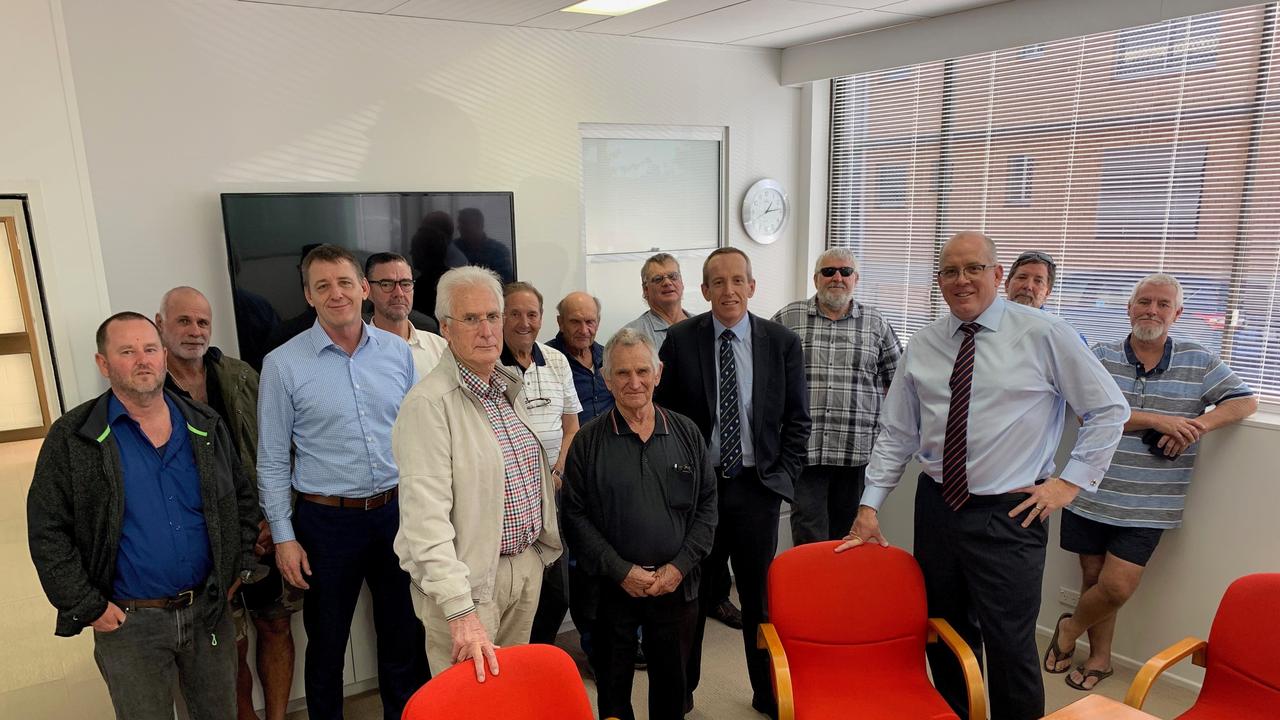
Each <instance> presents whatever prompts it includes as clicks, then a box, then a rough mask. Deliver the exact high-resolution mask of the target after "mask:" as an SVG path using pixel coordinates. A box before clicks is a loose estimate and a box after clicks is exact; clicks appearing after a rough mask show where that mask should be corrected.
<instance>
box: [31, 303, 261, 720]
mask: <svg viewBox="0 0 1280 720" xmlns="http://www.w3.org/2000/svg"><path fill="white" fill-rule="evenodd" d="M97 344H98V353H97V355H95V356H94V359H95V360H96V362H97V364H98V370H99V371H100V372H101V373H102V375H103V376H104V377H106V378H107V379H108V380H109V381H110V383H111V389H110V390H108V391H107V392H105V393H103V394H102V395H100V396H98V397H97V398H95V399H93V400H90V401H88V402H86V403H84V404H82V405H80V406H79V407H77V408H75V409H73V410H71V411H70V412H68V413H67V414H65V415H63V416H62V417H61V418H59V419H58V420H57V422H55V423H54V424H53V426H52V427H51V428H50V429H49V435H48V437H47V438H46V439H45V442H44V445H43V446H42V447H41V449H40V457H39V459H38V460H37V461H36V469H35V475H34V477H33V479H32V481H31V490H30V493H29V494H28V496H27V527H28V536H29V542H30V546H31V559H32V561H33V562H34V564H35V566H36V571H37V572H38V573H39V575H40V583H41V585H42V586H43V587H44V590H45V593H46V594H47V595H48V597H49V601H50V602H51V603H52V604H53V605H54V607H56V608H57V609H58V620H57V628H56V630H55V632H56V634H58V635H62V636H67V637H70V636H73V635H77V634H79V633H80V631H82V630H83V629H84V628H85V627H92V628H93V631H94V658H95V659H96V660H97V663H98V668H99V670H100V671H101V672H102V676H103V678H104V679H105V680H106V683H107V690H108V692H109V693H110V694H111V702H112V705H113V706H114V707H115V712H116V715H117V716H118V717H122V718H130V719H131V720H133V719H135V718H140V719H141V720H152V719H154V720H168V719H169V718H172V717H173V706H174V701H175V696H174V693H173V688H174V685H175V683H176V684H178V685H179V687H180V688H181V690H182V696H183V697H184V698H185V700H186V703H187V709H188V712H189V714H190V716H191V717H192V718H196V719H197V720H200V719H202V718H230V717H233V716H235V712H236V686H235V683H236V651H235V628H234V626H233V624H232V622H231V613H230V612H229V608H228V605H227V597H228V596H229V595H231V594H233V593H234V592H235V591H236V589H237V587H238V586H239V585H240V582H241V580H243V579H244V578H245V576H246V575H247V574H251V573H252V572H253V567H254V564H255V562H256V560H255V558H254V553H253V544H254V541H255V540H256V539H257V536H258V528H257V525H258V518H259V514H258V508H257V501H256V498H255V496H254V493H253V486H252V484H251V483H250V482H249V480H248V477H247V475H246V474H245V472H244V468H243V467H242V466H241V465H240V464H239V462H238V461H237V459H236V452H235V448H234V446H233V445H232V441H231V437H230V435H229V433H228V431H227V427H226V425H225V424H224V423H223V422H222V420H221V419H219V417H218V415H217V414H216V413H214V412H213V410H211V409H210V408H208V407H207V406H205V405H200V404H196V403H193V402H191V401H190V400H188V399H186V398H183V397H181V396H178V395H175V394H172V393H169V392H166V391H165V389H164V379H165V350H164V346H163V345H162V344H161V341H160V333H159V332H158V331H157V330H156V326H155V325H154V324H152V322H151V321H150V320H149V319H147V318H146V316H144V315H140V314H138V313H135V312H123V313H118V314H116V315H112V316H111V317H109V318H107V320H106V321H104V322H103V323H102V325H101V326H99V328H98V334H97Z"/></svg>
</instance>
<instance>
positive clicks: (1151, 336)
mask: <svg viewBox="0 0 1280 720" xmlns="http://www.w3.org/2000/svg"><path fill="white" fill-rule="evenodd" d="M1164 331H1165V327H1164V326H1163V325H1161V326H1159V327H1152V326H1150V325H1134V326H1133V328H1132V329H1131V330H1130V332H1132V333H1133V336H1134V337H1136V338H1138V339H1139V340H1141V341H1142V342H1151V341H1153V340H1159V339H1160V336H1161V335H1163V334H1164Z"/></svg>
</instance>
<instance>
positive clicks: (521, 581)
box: [413, 547, 544, 675]
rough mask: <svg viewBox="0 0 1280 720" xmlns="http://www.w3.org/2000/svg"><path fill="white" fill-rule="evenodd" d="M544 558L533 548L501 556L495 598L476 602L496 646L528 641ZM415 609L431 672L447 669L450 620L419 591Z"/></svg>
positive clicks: (451, 647)
mask: <svg viewBox="0 0 1280 720" xmlns="http://www.w3.org/2000/svg"><path fill="white" fill-rule="evenodd" d="M543 569H544V568H543V565H542V558H541V557H540V556H539V555H538V553H537V551H535V550H534V549H533V548H532V547H530V548H528V549H526V550H525V551H524V552H522V553H520V554H519V555H503V556H502V557H500V558H498V574H497V577H496V578H495V579H494V587H493V597H492V598H491V599H490V600H489V601H488V602H483V603H482V602H477V603H476V614H477V615H479V616H480V622H481V623H483V624H484V629H485V631H487V632H488V633H489V639H490V640H492V641H493V644H494V645H497V646H499V647H507V646H509V645H524V644H527V643H528V642H529V630H530V628H532V627H533V615H534V613H535V612H536V611H537V609H538V593H539V592H540V591H541V590H542V572H543ZM413 609H414V612H416V613H417V614H418V618H419V619H421V620H422V625H423V627H425V628H426V630H427V663H428V664H429V665H430V666H431V674H432V675H436V674H439V673H441V672H444V671H445V670H446V669H447V668H448V667H449V666H450V665H452V664H453V659H452V653H453V638H452V636H450V635H449V622H448V621H447V620H445V619H444V613H442V612H440V606H438V605H436V604H435V602H434V601H432V600H431V599H430V598H428V597H426V596H424V595H423V594H422V593H420V592H414V593H413Z"/></svg>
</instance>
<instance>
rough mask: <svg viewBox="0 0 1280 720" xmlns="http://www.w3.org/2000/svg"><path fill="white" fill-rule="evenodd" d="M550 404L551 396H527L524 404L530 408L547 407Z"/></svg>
mask: <svg viewBox="0 0 1280 720" xmlns="http://www.w3.org/2000/svg"><path fill="white" fill-rule="evenodd" d="M550 404H551V398H544V397H536V398H527V399H525V401H524V406H525V407H527V408H529V409H530V410H535V409H537V408H542V407H546V406H548V405H550Z"/></svg>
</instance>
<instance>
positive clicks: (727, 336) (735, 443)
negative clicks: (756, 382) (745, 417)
mask: <svg viewBox="0 0 1280 720" xmlns="http://www.w3.org/2000/svg"><path fill="white" fill-rule="evenodd" d="M733 340H734V335H733V331H732V330H728V329H726V330H725V331H724V332H722V333H720V472H721V473H722V474H723V475H724V476H725V477H735V476H736V475H737V474H738V473H740V472H742V431H741V430H740V429H739V428H740V427H741V421H740V419H739V417H738V369H737V366H736V365H735V364H734V362H733Z"/></svg>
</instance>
